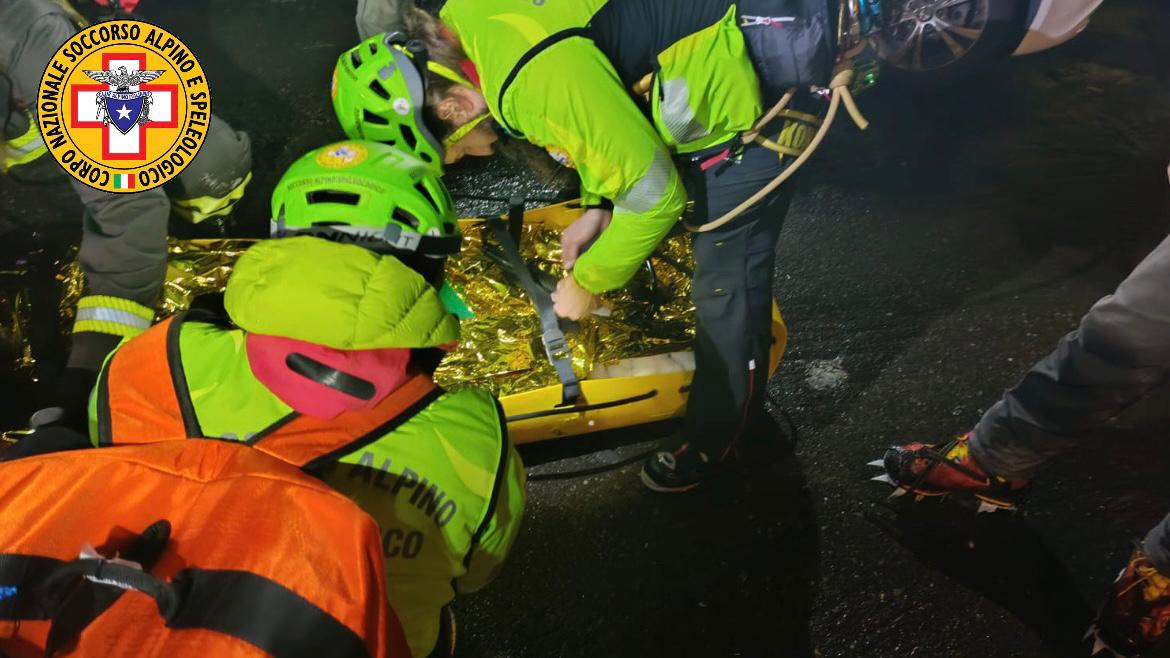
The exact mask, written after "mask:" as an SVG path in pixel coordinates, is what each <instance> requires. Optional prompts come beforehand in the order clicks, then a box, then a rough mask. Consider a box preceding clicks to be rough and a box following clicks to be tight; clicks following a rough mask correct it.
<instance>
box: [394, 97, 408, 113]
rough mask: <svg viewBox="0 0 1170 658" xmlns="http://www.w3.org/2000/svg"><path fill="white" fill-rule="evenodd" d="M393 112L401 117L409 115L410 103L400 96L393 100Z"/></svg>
mask: <svg viewBox="0 0 1170 658" xmlns="http://www.w3.org/2000/svg"><path fill="white" fill-rule="evenodd" d="M394 111H395V112H397V113H398V114H400V115H402V116H406V115H407V114H410V101H408V100H407V99H405V98H402V97H401V96H400V97H398V98H395V99H394Z"/></svg>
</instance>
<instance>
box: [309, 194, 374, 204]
mask: <svg viewBox="0 0 1170 658" xmlns="http://www.w3.org/2000/svg"><path fill="white" fill-rule="evenodd" d="M361 199H362V197H361V195H359V194H354V193H352V192H338V191H336V190H313V191H312V192H309V193H308V194H306V195H305V201H306V202H308V203H309V205H312V204H315V203H341V204H344V205H347V206H356V205H358V202H360V201H361Z"/></svg>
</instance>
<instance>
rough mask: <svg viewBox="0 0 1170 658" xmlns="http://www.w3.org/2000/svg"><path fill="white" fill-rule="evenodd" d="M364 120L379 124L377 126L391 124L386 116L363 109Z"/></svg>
mask: <svg viewBox="0 0 1170 658" xmlns="http://www.w3.org/2000/svg"><path fill="white" fill-rule="evenodd" d="M362 121H365V122H366V123H372V124H374V125H377V126H388V125H390V120H389V119H387V118H386V117H383V116H379V115H377V114H374V113H373V112H371V111H369V110H362Z"/></svg>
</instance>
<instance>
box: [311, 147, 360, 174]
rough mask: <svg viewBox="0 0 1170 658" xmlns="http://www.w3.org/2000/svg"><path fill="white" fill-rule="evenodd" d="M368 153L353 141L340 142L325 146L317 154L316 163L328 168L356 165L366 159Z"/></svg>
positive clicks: (344, 167)
mask: <svg viewBox="0 0 1170 658" xmlns="http://www.w3.org/2000/svg"><path fill="white" fill-rule="evenodd" d="M368 154H369V152H368V151H366V147H364V146H362V145H361V144H356V143H354V142H341V143H339V144H333V145H332V146H326V147H325V148H324V149H323V150H322V151H321V152H320V153H318V154H317V164H319V165H321V166H322V167H329V168H330V169H346V168H349V167H356V166H357V165H359V164H361V163H363V162H365V161H366V156H367V155H368Z"/></svg>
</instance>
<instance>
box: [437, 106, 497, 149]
mask: <svg viewBox="0 0 1170 658" xmlns="http://www.w3.org/2000/svg"><path fill="white" fill-rule="evenodd" d="M490 117H491V114H489V113H488V112H484V113H483V114H481V115H479V116H477V117H475V118H474V119H472V120H471V121H468V122H467V123H465V124H463V125H462V126H459V127H458V128H456V129H455V130H454V131H453V132H452V133H451V134H450V135H447V136H446V137H444V138H443V148H451V145H452V144H454V143H455V142H458V141H459V140H461V139H463V138H464V137H467V135H468V134H470V133H471V131H472V130H475V128H476V126H478V125H479V124H481V123H483V122H484V121H485V120H487V119H489V118H490Z"/></svg>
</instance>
